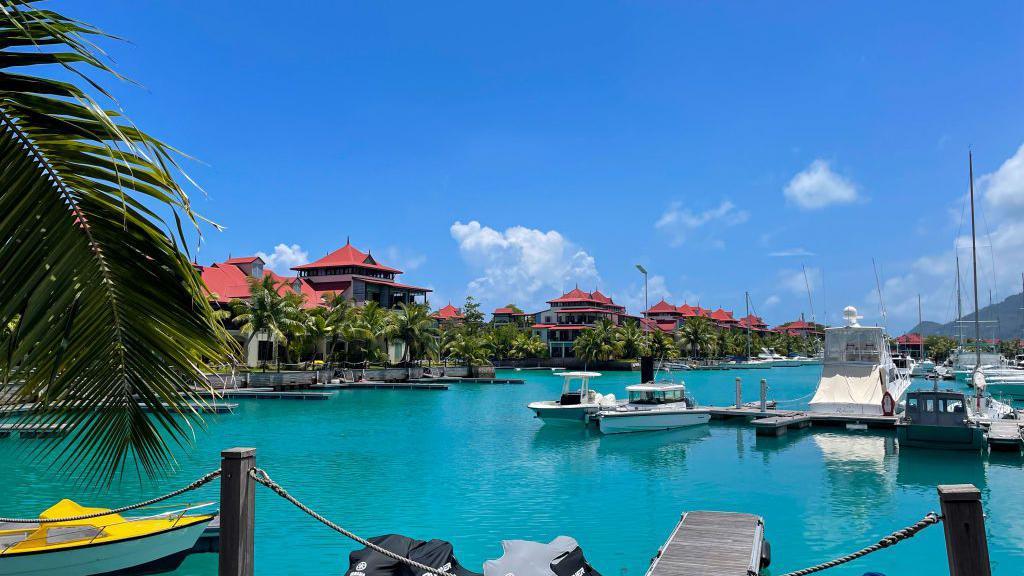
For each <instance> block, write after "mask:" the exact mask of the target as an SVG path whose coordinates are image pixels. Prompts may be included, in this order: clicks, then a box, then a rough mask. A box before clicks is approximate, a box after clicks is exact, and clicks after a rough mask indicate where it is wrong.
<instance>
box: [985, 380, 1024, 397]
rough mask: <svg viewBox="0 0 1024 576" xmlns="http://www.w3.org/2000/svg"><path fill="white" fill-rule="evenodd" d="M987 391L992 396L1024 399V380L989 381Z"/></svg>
mask: <svg viewBox="0 0 1024 576" xmlns="http://www.w3.org/2000/svg"><path fill="white" fill-rule="evenodd" d="M985 390H987V391H988V393H989V394H991V395H992V396H996V397H999V396H1005V397H1008V398H1014V399H1018V398H1024V380H1021V381H1014V382H999V381H998V380H996V381H991V380H990V381H988V385H987V386H985Z"/></svg>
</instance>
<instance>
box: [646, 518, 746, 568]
mask: <svg viewBox="0 0 1024 576" xmlns="http://www.w3.org/2000/svg"><path fill="white" fill-rule="evenodd" d="M764 542H765V540H764V521H763V520H762V519H761V517H760V516H755V515H753V514H741V513H737V512H701V511H697V512H684V513H683V516H682V518H680V520H679V523H678V524H676V527H675V529H674V530H673V531H672V534H671V535H670V536H669V537H668V541H666V542H665V545H664V546H662V547H661V549H660V550H658V555H657V556H656V557H655V558H654V561H652V562H651V567H650V568H649V569H648V570H647V576H751V575H756V574H758V572H759V571H760V569H761V564H762V554H763V551H762V549H763V548H764V547H765V544H764Z"/></svg>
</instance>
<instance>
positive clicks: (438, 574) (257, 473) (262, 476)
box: [249, 468, 454, 576]
mask: <svg viewBox="0 0 1024 576" xmlns="http://www.w3.org/2000/svg"><path fill="white" fill-rule="evenodd" d="M249 475H250V476H252V478H253V480H255V481H256V482H259V483H260V484H263V485H264V486H266V487H267V488H270V489H271V490H273V491H274V492H275V493H276V494H277V495H278V496H280V497H282V498H284V499H285V500H287V501H289V502H291V503H292V504H294V505H295V506H296V507H298V508H299V510H302V511H303V512H305V513H306V514H309V515H310V516H312V517H313V518H314V519H316V520H317V521H319V522H320V523H321V524H323V525H324V526H327V527H328V528H330V529H332V530H334V531H335V532H338V533H339V534H342V535H343V536H346V537H348V538H351V539H352V540H355V541H356V542H358V543H360V544H362V545H363V546H366V547H367V548H370V549H372V550H374V551H376V552H379V553H380V554H383V555H385V556H387V557H388V558H391V559H392V560H397V561H399V562H402V563H404V564H408V565H409V566H412V567H413V568H416V569H418V570H422V571H424V572H426V573H429V574H434V575H435V576H454V575H453V574H451V573H449V572H445V571H444V570H441V569H439V568H434V567H432V566H427V565H426V564H421V563H419V562H417V561H415V560H410V559H409V558H406V557H405V556H402V555H400V554H396V553H395V552H392V551H391V550H388V549H387V548H384V547H382V546H378V545H377V544H374V543H373V542H370V541H369V540H367V539H365V538H360V537H359V536H357V535H355V534H353V533H352V532H349V531H348V530H346V529H344V528H342V527H341V526H338V525H337V524H335V523H334V522H331V521H330V520H328V519H327V518H324V517H323V516H321V515H320V514H318V513H317V512H316V511H314V510H313V509H311V508H310V507H309V506H306V505H305V504H303V503H302V502H299V501H298V500H297V499H296V498H295V497H294V496H292V495H291V494H289V493H288V491H287V490H285V489H284V488H283V487H282V486H281V485H280V484H278V483H277V482H274V481H273V480H272V479H271V478H270V475H269V474H267V471H266V470H263V469H262V468H253V469H251V470H250V471H249Z"/></svg>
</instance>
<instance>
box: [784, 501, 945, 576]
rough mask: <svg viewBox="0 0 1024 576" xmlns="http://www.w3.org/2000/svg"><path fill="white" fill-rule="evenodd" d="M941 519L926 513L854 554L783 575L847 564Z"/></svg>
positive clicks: (804, 573)
mask: <svg viewBox="0 0 1024 576" xmlns="http://www.w3.org/2000/svg"><path fill="white" fill-rule="evenodd" d="M941 520H942V516H939V515H938V514H936V513H935V512H929V513H927V514H925V515H924V518H922V519H920V520H918V521H917V522H914V523H913V524H911V525H910V526H907V527H906V528H903V529H902V530H897V531H895V532H893V533H892V534H889V535H888V536H886V537H885V538H882V539H881V540H879V541H878V542H875V543H874V544H872V545H870V546H868V547H866V548H861V549H860V550H857V551H856V552H854V553H852V554H847V555H846V556H840V557H839V558H836V559H835V560H830V561H828V562H824V563H822V564H818V565H817V566H811V567H810V568H804V569H803V570H796V571H794V572H787V573H785V574H783V575H782V576H805V575H807V574H813V573H815V572H821V571H822V570H827V569H829V568H834V567H836V566H839V565H840V564H846V563H847V562H851V561H853V560H856V559H857V558H860V557H861V556H867V555H868V554H871V553H872V552H877V551H879V550H881V549H883V548H888V547H889V546H894V545H896V544H899V543H900V542H902V541H904V540H907V539H909V538H913V537H914V535H915V534H917V533H918V532H920V531H921V530H924V529H925V528H927V527H929V526H931V525H932V524H938V523H939V522H940V521H941Z"/></svg>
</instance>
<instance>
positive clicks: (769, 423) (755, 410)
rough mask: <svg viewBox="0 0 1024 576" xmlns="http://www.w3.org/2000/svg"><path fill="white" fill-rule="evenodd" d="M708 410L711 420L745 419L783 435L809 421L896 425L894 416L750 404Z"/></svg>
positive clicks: (859, 425) (830, 424)
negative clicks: (764, 407)
mask: <svg viewBox="0 0 1024 576" xmlns="http://www.w3.org/2000/svg"><path fill="white" fill-rule="evenodd" d="M708 411H709V412H710V413H711V419H712V420H732V419H742V420H745V421H746V422H749V423H750V425H751V426H753V427H754V428H755V429H756V430H757V435H758V436H782V435H783V434H785V433H786V432H787V431H789V430H791V429H800V428H807V427H809V426H811V425H814V426H823V427H845V428H851V429H852V428H857V429H863V428H883V429H892V428H895V427H896V417H895V416H881V415H877V416H876V415H868V414H829V413H824V412H811V411H807V410H772V409H768V410H761V409H760V408H759V407H751V406H743V407H740V408H736V407H734V406H732V407H720V406H709V407H708Z"/></svg>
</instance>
